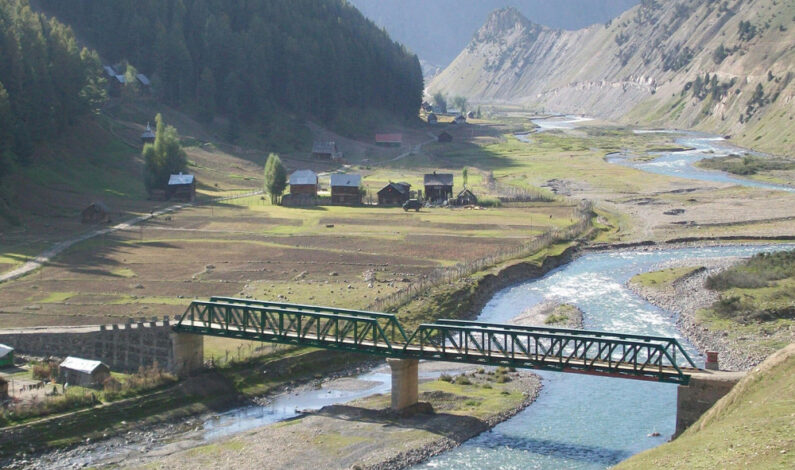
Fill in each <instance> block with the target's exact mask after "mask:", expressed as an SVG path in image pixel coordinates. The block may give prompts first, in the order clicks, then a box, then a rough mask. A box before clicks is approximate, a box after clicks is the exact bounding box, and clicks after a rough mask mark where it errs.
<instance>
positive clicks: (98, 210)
mask: <svg viewBox="0 0 795 470" xmlns="http://www.w3.org/2000/svg"><path fill="white" fill-rule="evenodd" d="M80 221H81V222H82V223H84V224H107V223H110V209H108V206H106V205H105V203H104V202H102V201H95V202H92V203H91V204H89V205H88V207H86V208H85V209H83V211H82V212H80Z"/></svg>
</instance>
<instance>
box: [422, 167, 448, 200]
mask: <svg viewBox="0 0 795 470" xmlns="http://www.w3.org/2000/svg"><path fill="white" fill-rule="evenodd" d="M423 183H424V185H425V199H426V200H428V201H431V202H443V201H446V200H448V199H450V198H452V197H453V174H452V173H436V172H435V171H434V172H433V173H432V174H430V173H429V174H426V175H425V176H424V177H423Z"/></svg>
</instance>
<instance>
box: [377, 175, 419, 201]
mask: <svg viewBox="0 0 795 470" xmlns="http://www.w3.org/2000/svg"><path fill="white" fill-rule="evenodd" d="M410 198H411V185H410V184H408V183H393V182H391V181H390V182H389V184H387V185H386V186H384V187H383V188H381V189H380V190H379V191H378V205H379V206H393V205H394V206H400V205H403V203H404V202H406V201H408V200H409V199H410Z"/></svg>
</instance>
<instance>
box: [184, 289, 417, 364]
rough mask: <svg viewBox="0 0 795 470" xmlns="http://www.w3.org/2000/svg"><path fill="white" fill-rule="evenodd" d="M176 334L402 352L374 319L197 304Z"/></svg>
mask: <svg viewBox="0 0 795 470" xmlns="http://www.w3.org/2000/svg"><path fill="white" fill-rule="evenodd" d="M175 329H176V330H177V331H185V332H195V333H202V334H210V335H214V336H226V337H232V338H241V339H259V340H263V341H273V342H280V343H288V344H303V345H309V346H319V347H326V348H329V347H330V348H336V349H347V350H352V351H360V352H377V353H379V354H386V355H390V354H393V353H394V352H396V351H397V352H399V351H401V349H400V348H397V349H396V348H395V346H394V342H393V341H391V340H390V337H389V335H388V334H387V333H386V332H384V330H383V329H382V328H381V325H380V324H379V323H378V321H377V320H376V319H374V318H365V317H361V316H359V317H357V316H351V315H342V314H331V313H318V312H304V311H300V310H292V309H287V308H273V307H264V306H259V305H243V304H241V303H237V304H235V303H225V302H203V301H193V302H191V304H190V305H189V306H188V309H187V310H186V311H185V313H184V314H183V315H182V317H181V318H180V320H179V322H177V325H176V326H175ZM401 346H402V345H401Z"/></svg>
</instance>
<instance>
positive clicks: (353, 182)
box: [331, 173, 362, 188]
mask: <svg viewBox="0 0 795 470" xmlns="http://www.w3.org/2000/svg"><path fill="white" fill-rule="evenodd" d="M360 184H362V175H346V174H341V173H335V174H332V175H331V186H338V187H339V186H347V187H354V188H358V187H359V185H360Z"/></svg>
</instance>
